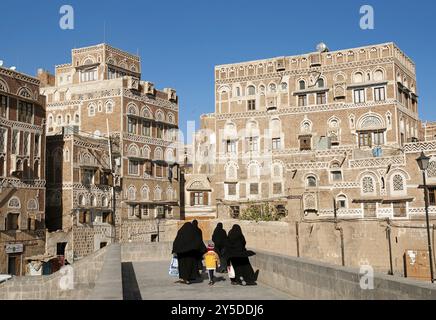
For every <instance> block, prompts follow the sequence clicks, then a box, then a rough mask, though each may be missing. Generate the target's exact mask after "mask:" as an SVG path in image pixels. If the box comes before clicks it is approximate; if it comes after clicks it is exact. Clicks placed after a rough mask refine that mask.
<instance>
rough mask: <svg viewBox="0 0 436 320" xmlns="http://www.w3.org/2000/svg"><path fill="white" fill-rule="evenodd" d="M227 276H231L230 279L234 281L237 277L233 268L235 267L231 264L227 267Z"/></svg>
mask: <svg viewBox="0 0 436 320" xmlns="http://www.w3.org/2000/svg"><path fill="white" fill-rule="evenodd" d="M227 274H228V275H229V278H230V279H233V278H235V277H236V275H235V269H234V268H233V266H232V265H231V264H230V265H229V266H227Z"/></svg>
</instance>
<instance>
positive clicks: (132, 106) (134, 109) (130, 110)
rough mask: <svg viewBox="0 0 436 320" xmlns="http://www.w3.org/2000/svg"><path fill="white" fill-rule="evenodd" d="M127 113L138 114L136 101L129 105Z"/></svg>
mask: <svg viewBox="0 0 436 320" xmlns="http://www.w3.org/2000/svg"><path fill="white" fill-rule="evenodd" d="M127 113H128V114H131V115H138V108H137V107H136V105H135V104H134V103H131V104H129V105H128V106H127Z"/></svg>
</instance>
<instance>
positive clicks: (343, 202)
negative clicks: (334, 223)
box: [336, 194, 348, 209]
mask: <svg viewBox="0 0 436 320" xmlns="http://www.w3.org/2000/svg"><path fill="white" fill-rule="evenodd" d="M336 207H337V208H338V209H346V208H347V207H348V201H347V197H346V196H344V195H343V194H341V195H339V196H338V197H337V198H336Z"/></svg>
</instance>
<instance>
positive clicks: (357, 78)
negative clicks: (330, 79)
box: [353, 72, 363, 83]
mask: <svg viewBox="0 0 436 320" xmlns="http://www.w3.org/2000/svg"><path fill="white" fill-rule="evenodd" d="M353 82H354V83H361V82H363V73H362V72H356V73H355V74H354V76H353Z"/></svg>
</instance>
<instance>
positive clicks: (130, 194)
mask: <svg viewBox="0 0 436 320" xmlns="http://www.w3.org/2000/svg"><path fill="white" fill-rule="evenodd" d="M127 199H128V200H130V201H134V200H136V188H135V186H130V187H129V189H128V190H127Z"/></svg>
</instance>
